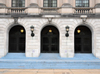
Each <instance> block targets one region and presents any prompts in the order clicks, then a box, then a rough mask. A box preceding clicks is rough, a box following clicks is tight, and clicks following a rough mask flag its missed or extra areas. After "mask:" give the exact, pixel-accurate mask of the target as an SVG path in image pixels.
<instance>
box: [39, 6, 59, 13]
mask: <svg viewBox="0 0 100 74" xmlns="http://www.w3.org/2000/svg"><path fill="white" fill-rule="evenodd" d="M40 9H41V14H59V12H58V10H59V9H60V8H59V7H41V8H40Z"/></svg>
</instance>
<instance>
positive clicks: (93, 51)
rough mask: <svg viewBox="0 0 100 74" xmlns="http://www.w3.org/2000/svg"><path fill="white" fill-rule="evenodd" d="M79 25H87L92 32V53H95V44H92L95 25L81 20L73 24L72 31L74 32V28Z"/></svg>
mask: <svg viewBox="0 0 100 74" xmlns="http://www.w3.org/2000/svg"><path fill="white" fill-rule="evenodd" d="M81 25H83V26H86V27H88V28H89V29H90V30H91V32H92V53H93V54H94V55H95V47H96V45H95V44H94V43H95V27H94V26H93V25H92V24H91V23H88V22H86V23H82V22H81V23H78V24H77V25H75V27H74V30H73V32H75V29H76V28H77V27H78V26H81ZM73 34H74V33H73ZM74 36H75V35H74ZM74 50H75V49H74Z"/></svg>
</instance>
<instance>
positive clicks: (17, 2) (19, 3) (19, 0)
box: [12, 0, 25, 7]
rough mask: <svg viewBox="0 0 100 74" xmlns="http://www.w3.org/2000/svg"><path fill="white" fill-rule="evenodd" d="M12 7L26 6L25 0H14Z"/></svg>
mask: <svg viewBox="0 0 100 74" xmlns="http://www.w3.org/2000/svg"><path fill="white" fill-rule="evenodd" d="M12 7H25V0H12Z"/></svg>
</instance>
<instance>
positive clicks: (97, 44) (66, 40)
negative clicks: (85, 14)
mask: <svg viewBox="0 0 100 74" xmlns="http://www.w3.org/2000/svg"><path fill="white" fill-rule="evenodd" d="M13 22H14V20H13V19H12V18H2V19H0V57H3V56H5V55H6V54H7V53H8V45H9V44H8V42H9V38H8V36H9V30H10V29H11V28H12V27H13V26H15V25H14V24H13ZM18 23H19V24H20V25H22V26H23V27H24V28H25V30H26V48H25V50H26V53H25V54H26V57H38V56H39V55H40V54H41V52H40V50H41V47H40V46H41V44H40V43H41V30H42V29H43V28H44V27H45V26H47V25H48V19H44V18H19V19H18ZM99 24H100V19H87V21H86V23H85V24H83V23H82V20H81V19H77V18H75V19H73V18H59V19H52V25H53V26H55V27H56V28H57V29H58V30H59V33H60V38H59V41H60V42H59V52H60V53H59V54H60V56H61V57H69V58H70V57H74V54H75V53H74V31H75V29H76V27H77V26H79V25H85V26H87V27H88V28H89V29H90V30H91V32H92V53H93V54H94V55H95V56H96V57H99V58H100V25H99ZM32 25H33V26H34V27H35V28H34V34H35V36H34V37H33V38H32V37H31V31H30V26H32ZM67 25H68V26H69V27H70V29H69V37H65V33H66V31H65V27H66V26H67Z"/></svg>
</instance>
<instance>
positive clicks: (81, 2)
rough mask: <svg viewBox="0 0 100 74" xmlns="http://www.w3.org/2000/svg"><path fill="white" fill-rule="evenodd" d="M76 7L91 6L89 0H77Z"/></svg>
mask: <svg viewBox="0 0 100 74" xmlns="http://www.w3.org/2000/svg"><path fill="white" fill-rule="evenodd" d="M76 7H89V0H76Z"/></svg>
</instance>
